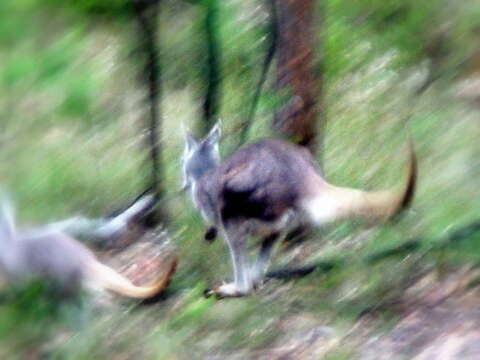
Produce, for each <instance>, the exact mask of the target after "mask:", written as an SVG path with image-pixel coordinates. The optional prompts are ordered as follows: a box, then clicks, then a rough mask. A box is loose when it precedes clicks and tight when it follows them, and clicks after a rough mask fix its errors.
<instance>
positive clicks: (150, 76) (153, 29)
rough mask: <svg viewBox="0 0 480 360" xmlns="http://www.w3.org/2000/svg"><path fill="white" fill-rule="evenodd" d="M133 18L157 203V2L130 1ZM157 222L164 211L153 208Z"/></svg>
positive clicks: (159, 196)
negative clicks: (135, 22)
mask: <svg viewBox="0 0 480 360" xmlns="http://www.w3.org/2000/svg"><path fill="white" fill-rule="evenodd" d="M132 3H133V10H134V16H135V19H136V21H137V24H138V41H139V48H140V53H141V56H142V61H143V69H142V71H141V77H142V80H143V81H144V84H145V86H146V88H147V89H148V97H147V99H148V106H149V114H148V116H146V122H145V128H146V129H147V131H148V132H147V133H148V138H147V147H148V152H149V157H150V161H151V167H150V169H151V171H150V181H149V184H148V185H149V188H150V189H151V190H152V191H153V192H154V194H155V196H156V198H157V201H158V203H161V201H160V200H161V199H162V198H163V195H164V191H163V183H162V180H163V179H162V177H163V169H162V166H161V158H162V153H161V150H162V148H161V146H160V143H159V138H160V134H159V133H160V131H161V127H160V126H159V124H160V123H161V117H162V116H161V111H160V96H161V86H160V77H161V67H160V65H161V64H160V59H159V51H158V48H157V20H158V13H159V3H160V0H132ZM155 213H156V218H157V220H158V221H162V222H166V221H167V212H166V209H164V208H162V207H161V206H157V208H156V211H155Z"/></svg>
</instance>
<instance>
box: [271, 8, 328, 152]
mask: <svg viewBox="0 0 480 360" xmlns="http://www.w3.org/2000/svg"><path fill="white" fill-rule="evenodd" d="M314 5H315V0H276V1H275V6H276V10H277V17H278V20H277V21H278V39H277V41H278V42H277V79H276V88H277V89H278V90H280V91H281V92H284V93H285V95H287V96H288V97H287V98H288V100H287V101H286V104H284V106H283V107H282V108H281V109H280V110H279V111H278V112H277V113H276V114H275V117H274V122H273V128H274V129H275V130H276V131H278V132H280V133H282V134H283V135H285V136H287V137H289V138H290V139H292V140H293V141H294V142H295V143H297V144H300V145H303V146H305V147H307V148H308V149H310V151H312V152H316V151H317V150H318V147H319V144H320V140H319V138H318V137H317V129H318V125H321V123H322V119H321V118H320V116H321V114H320V109H321V108H320V106H318V104H319V103H320V99H319V95H320V90H321V89H320V85H321V79H318V78H317V76H318V75H317V74H316V73H315V71H314V69H313V59H314V51H313V49H314V42H315V41H314V36H313V33H314V31H313V30H314V14H315V6H314Z"/></svg>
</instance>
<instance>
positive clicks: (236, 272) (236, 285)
mask: <svg viewBox="0 0 480 360" xmlns="http://www.w3.org/2000/svg"><path fill="white" fill-rule="evenodd" d="M222 233H223V237H224V238H225V241H226V242H227V245H228V249H229V252H230V257H231V262H232V267H233V278H234V280H233V282H231V283H227V284H223V285H221V286H219V287H218V288H216V289H215V290H213V291H212V293H214V294H215V295H216V296H218V297H220V298H223V297H239V296H244V295H247V294H248V293H250V292H251V291H252V289H253V283H252V279H251V273H250V267H249V264H248V260H247V253H246V249H245V240H246V236H247V234H246V233H245V231H243V229H242V226H241V225H240V226H238V224H232V223H227V224H225V226H223V227H222Z"/></svg>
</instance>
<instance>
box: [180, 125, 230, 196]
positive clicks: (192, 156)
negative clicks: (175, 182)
mask: <svg viewBox="0 0 480 360" xmlns="http://www.w3.org/2000/svg"><path fill="white" fill-rule="evenodd" d="M220 135H221V131H220V126H219V125H218V124H216V125H215V126H214V127H213V128H212V130H210V133H209V134H208V135H207V136H206V137H205V138H203V139H201V140H197V139H195V138H194V137H193V136H192V135H191V134H189V133H186V135H185V150H184V154H183V189H184V190H186V189H188V188H190V187H191V186H192V184H193V183H195V181H197V180H198V179H200V177H202V175H203V174H205V173H206V172H207V171H208V170H210V169H213V168H216V167H217V166H218V164H219V163H220V152H219V150H218V142H219V141H220Z"/></svg>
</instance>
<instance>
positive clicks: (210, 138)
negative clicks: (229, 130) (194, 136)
mask: <svg viewBox="0 0 480 360" xmlns="http://www.w3.org/2000/svg"><path fill="white" fill-rule="evenodd" d="M220 136H222V130H221V128H220V122H217V123H216V124H215V126H214V127H213V128H212V130H210V132H209V133H208V135H207V137H206V138H205V140H204V141H205V143H206V144H208V145H211V146H213V145H216V144H218V142H219V141H220Z"/></svg>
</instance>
